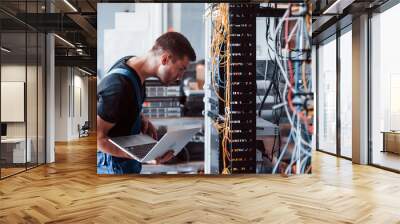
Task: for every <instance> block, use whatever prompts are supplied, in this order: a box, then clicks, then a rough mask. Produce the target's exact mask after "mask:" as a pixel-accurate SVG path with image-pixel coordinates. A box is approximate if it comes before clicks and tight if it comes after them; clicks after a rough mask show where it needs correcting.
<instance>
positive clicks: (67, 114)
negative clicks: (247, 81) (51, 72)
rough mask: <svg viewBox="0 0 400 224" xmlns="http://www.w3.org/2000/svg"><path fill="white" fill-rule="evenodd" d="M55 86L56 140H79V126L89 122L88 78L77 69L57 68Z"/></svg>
mask: <svg viewBox="0 0 400 224" xmlns="http://www.w3.org/2000/svg"><path fill="white" fill-rule="evenodd" d="M55 85H56V92H55V119H56V122H55V123H56V133H55V140H56V141H69V140H73V139H77V138H78V137H79V133H78V124H79V125H81V126H82V125H83V124H84V122H85V121H88V120H89V119H88V118H89V115H88V113H89V112H88V105H89V102H88V94H89V93H88V77H86V76H84V74H83V73H82V72H80V71H79V70H78V69H76V68H72V67H56V84H55ZM79 107H81V110H82V113H80V108H79Z"/></svg>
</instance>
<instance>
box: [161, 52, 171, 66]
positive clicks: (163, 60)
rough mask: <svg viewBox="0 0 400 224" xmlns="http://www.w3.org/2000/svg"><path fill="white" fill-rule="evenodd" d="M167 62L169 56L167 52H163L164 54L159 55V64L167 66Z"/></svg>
mask: <svg viewBox="0 0 400 224" xmlns="http://www.w3.org/2000/svg"><path fill="white" fill-rule="evenodd" d="M168 60H169V54H168V53H167V52H164V53H163V54H162V55H161V64H162V65H166V64H168Z"/></svg>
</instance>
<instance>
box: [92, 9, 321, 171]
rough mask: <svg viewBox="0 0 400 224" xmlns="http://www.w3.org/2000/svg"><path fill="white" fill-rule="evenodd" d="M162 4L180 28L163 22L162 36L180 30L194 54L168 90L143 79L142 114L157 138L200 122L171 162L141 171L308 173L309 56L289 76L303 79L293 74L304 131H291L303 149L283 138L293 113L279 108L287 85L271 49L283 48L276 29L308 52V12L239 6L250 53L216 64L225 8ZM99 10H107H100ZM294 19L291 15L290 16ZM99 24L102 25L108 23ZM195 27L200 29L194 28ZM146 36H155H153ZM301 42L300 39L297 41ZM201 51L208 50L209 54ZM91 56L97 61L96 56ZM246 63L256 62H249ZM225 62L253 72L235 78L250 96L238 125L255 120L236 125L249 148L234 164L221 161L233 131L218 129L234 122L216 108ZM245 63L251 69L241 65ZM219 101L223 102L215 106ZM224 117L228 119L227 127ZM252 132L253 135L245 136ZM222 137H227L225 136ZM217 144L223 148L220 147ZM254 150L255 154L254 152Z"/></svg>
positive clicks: (286, 136) (290, 136) (287, 134)
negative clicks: (246, 26) (175, 16)
mask: <svg viewBox="0 0 400 224" xmlns="http://www.w3.org/2000/svg"><path fill="white" fill-rule="evenodd" d="M154 5H157V4H154ZM167 5H168V6H167V8H168V10H169V11H168V12H171V11H173V10H174V9H176V8H178V7H182V15H181V18H180V21H179V22H177V21H173V18H171V19H168V21H167V22H168V31H179V32H181V33H182V34H183V35H185V36H186V37H187V38H188V39H189V41H190V42H191V44H192V45H193V47H194V50H195V51H196V54H197V61H196V62H193V63H191V64H190V66H189V67H188V69H187V71H186V73H185V74H184V76H183V78H182V80H178V81H177V82H175V83H173V84H170V85H169V86H162V85H161V83H160V82H159V81H158V80H156V79H152V78H150V79H148V80H146V81H145V83H146V84H145V86H146V99H145V102H144V104H143V113H144V114H145V115H146V116H147V117H149V118H150V119H151V121H152V122H153V123H154V124H155V125H156V127H157V128H158V138H159V139H160V138H161V137H162V136H163V134H165V132H166V131H167V129H168V127H169V126H171V125H175V124H177V123H184V124H189V123H190V124H192V123H201V124H203V125H202V126H203V127H202V129H201V130H200V131H199V132H198V133H197V134H196V135H195V136H193V138H192V140H191V141H190V142H189V143H188V144H187V145H186V146H185V147H184V148H183V149H182V151H181V152H180V153H179V154H178V155H177V156H176V157H175V158H173V159H172V160H171V161H169V162H167V163H166V164H161V165H154V164H143V168H142V171H141V173H142V174H151V173H163V174H176V173H185V174H203V173H206V174H221V173H225V174H228V173H285V174H293V173H310V172H311V165H310V164H311V153H310V152H311V146H309V145H311V132H312V131H311V132H309V130H310V127H311V126H312V116H313V114H312V107H313V101H312V83H311V81H309V80H311V66H310V65H311V58H310V54H307V55H308V57H303V58H302V59H300V60H301V68H302V69H301V70H300V69H296V70H295V72H297V71H299V72H300V73H296V74H302V75H301V76H300V75H299V76H298V75H296V76H295V77H296V78H297V77H300V78H301V81H300V82H302V81H305V82H307V84H306V85H304V87H305V89H304V92H302V93H301V94H303V96H304V97H298V98H297V100H299V101H301V102H297V104H298V105H300V104H301V105H306V104H307V107H303V106H300V107H301V108H300V107H299V108H300V109H299V112H298V113H299V114H300V113H301V114H303V113H306V114H307V115H306V116H307V117H305V119H307V121H306V122H305V123H307V125H308V126H309V127H307V126H305V123H303V122H301V124H299V127H298V130H297V131H298V132H299V136H302V135H303V138H308V139H307V142H306V144H308V146H304V145H306V144H300V145H302V146H297V147H296V146H295V145H296V144H297V142H296V141H297V140H296V137H295V135H294V134H290V133H291V131H292V130H293V129H292V128H293V124H291V122H292V123H293V121H292V119H293V117H290V118H289V119H288V115H289V113H290V114H292V111H290V112H288V111H285V109H284V108H285V107H286V105H285V99H284V98H283V95H284V94H285V92H284V91H286V90H285V89H286V88H287V86H290V84H289V85H287V83H286V82H285V80H284V79H283V78H282V77H283V76H282V75H281V74H282V73H281V70H280V67H279V66H281V65H280V64H279V63H276V61H277V60H276V59H277V58H278V55H275V54H278V53H276V52H279V51H278V50H277V49H278V47H280V48H282V49H283V48H284V47H285V46H284V45H285V44H286V42H284V40H283V39H282V38H280V39H277V38H276V36H273V35H274V34H276V33H279V34H280V35H281V36H282V37H283V29H284V28H286V29H287V31H289V32H288V33H287V34H288V35H289V34H290V37H289V39H291V41H288V42H287V44H286V46H287V47H288V46H289V42H290V46H291V47H292V48H293V49H294V48H295V47H296V46H298V44H300V42H302V43H303V45H304V46H303V48H304V49H302V50H304V51H305V52H306V51H308V52H310V51H311V44H310V42H309V41H310V30H309V29H310V22H311V17H310V16H309V15H310V14H308V12H309V11H310V10H311V6H308V5H306V4H302V5H301V7H300V8H293V9H292V11H293V12H291V13H290V15H289V13H286V14H285V12H288V10H289V9H288V4H276V5H275V4H261V5H260V4H251V5H252V7H254V8H251V10H255V11H254V12H255V13H248V12H249V11H248V10H250V8H247V6H246V5H238V7H237V10H238V11H237V13H238V14H243V13H248V15H250V16H246V17H243V20H242V21H239V20H238V21H236V23H238V24H239V26H240V23H243V24H246V23H249V24H253V23H254V25H255V27H254V28H255V29H254V28H253V27H252V28H249V29H248V30H247V31H245V30H243V31H245V32H248V34H246V35H250V36H252V37H251V39H248V40H247V41H248V42H249V43H250V44H249V46H253V47H249V48H247V49H249V50H248V51H247V52H246V50H243V49H246V48H245V47H243V48H240V49H241V50H237V51H236V52H231V53H232V55H234V54H235V53H236V54H237V55H240V54H241V55H242V57H241V58H240V57H238V58H239V59H237V60H236V59H232V60H235V61H230V62H223V61H221V60H219V59H217V58H224V57H226V56H224V55H223V54H222V52H217V51H215V49H218V48H221V47H222V45H224V44H226V39H225V40H224V38H226V36H220V37H219V36H218V34H221V33H223V32H228V28H227V26H229V24H228V23H227V21H223V20H224V19H226V18H227V16H229V15H228V14H226V15H224V13H228V11H227V7H229V4H200V3H198V4H188V3H168V4H167ZM104 7H105V8H106V7H107V6H106V4H105V5H104ZM140 7H141V6H140V4H137V5H136V10H138V11H136V12H137V13H140V11H139V10H140ZM296 7H297V5H296ZM307 7H310V8H307ZM183 8H185V10H183ZM234 9H235V8H232V7H231V8H230V10H231V13H234ZM146 10H149V9H148V8H143V11H146ZM246 10H247V11H246ZM263 10H266V11H263ZM268 10H271V11H274V12H275V13H271V11H268ZM301 10H302V12H301ZM256 12H257V13H256ZM100 13H101V11H100ZM296 13H298V14H297V15H296ZM189 15H190V16H191V18H190V19H189V20H187V18H185V17H187V16H189ZM204 15H208V16H204ZM263 15H264V16H265V15H275V17H263ZM283 16H287V17H289V16H293V18H292V19H293V22H292V21H291V22H290V23H289V22H288V23H287V24H282V23H281V24H278V23H279V21H282V20H279V19H280V18H281V17H283ZM103 18H104V17H103ZM168 18H169V17H168ZM104 19H105V20H107V18H104ZM144 19H146V17H144ZM98 22H99V24H98V25H99V26H101V25H100V24H101V23H102V21H101V20H99V21H98ZM233 22H234V20H232V21H231V23H233ZM143 23H146V24H150V26H151V25H152V22H151V21H150V22H149V21H143ZM205 23H209V25H208V26H207V25H206V26H205V27H206V28H205V29H204V25H205ZM177 24H179V25H177ZM176 26H178V27H176ZM196 27H199V28H198V29H197V28H196ZM277 27H278V28H277ZM193 29H196V32H194V30H193ZM218 29H219V30H218ZM224 29H225V30H224ZM149 30H152V29H148V30H146V31H143V32H149ZM123 32H125V31H123ZM232 32H233V31H232ZM253 32H254V33H253ZM116 33H118V32H116ZM146 35H150V36H152V35H154V36H157V32H155V33H154V34H146ZM234 35H235V34H232V33H231V36H234ZM121 36H122V34H121V33H120V34H119V35H117V34H116V35H115V41H116V42H118V43H120V42H124V41H121ZM300 38H302V40H301V41H300ZM232 39H233V38H232ZM296 39H297V40H296ZM208 40H209V42H208ZM218 41H219V42H218ZM232 42H233V41H232ZM231 45H232V46H233V45H234V43H231ZM111 46H113V45H112V41H110V42H109V43H108V45H107V43H106V45H105V46H104V51H105V52H106V51H107V48H111V49H112V47H111ZM243 46H244V45H243ZM205 49H212V50H211V52H210V51H209V50H205ZM232 49H233V48H232ZM235 49H239V48H235ZM241 51H243V52H241ZM98 53H99V54H100V55H101V52H98ZM220 53H221V54H220ZM218 54H220V55H218ZM246 54H249V55H250V57H247V58H246V57H245V55H246ZM281 54H282V52H281ZM251 55H253V56H254V57H253V56H251ZM115 58H116V57H115ZM266 59H267V60H266ZM100 60H104V63H105V64H107V62H106V59H100ZM111 61H113V60H110V62H111ZM114 61H115V60H114ZM253 61H254V62H256V63H252V62H253ZM110 62H108V63H110ZM293 62H294V61H293ZM230 63H232V66H233V64H234V63H237V64H243V65H244V66H243V68H240V67H238V69H239V70H240V69H241V70H242V71H243V72H245V71H246V69H247V70H248V71H250V72H251V73H252V74H256V75H255V76H249V78H248V80H244V81H243V80H242V83H247V85H246V84H245V85H242V86H240V87H239V88H241V91H243V92H247V94H249V93H250V94H249V95H248V96H247V97H248V98H247V99H249V97H250V98H253V100H250V101H248V102H243V104H244V106H245V107H247V108H245V109H246V110H243V109H242V110H243V111H242V113H243V116H242V118H239V120H237V121H238V122H243V123H245V122H249V121H250V122H254V123H253V124H254V125H250V127H248V126H249V125H247V126H246V125H239V129H240V130H239V132H240V131H243V135H244V137H242V139H240V140H239V139H238V140H239V141H245V142H248V143H249V144H248V145H250V147H248V149H246V148H245V149H243V150H244V151H242V152H241V154H242V155H244V156H243V157H240V158H232V155H228V154H232V150H234V149H233V148H234V147H233V146H232V143H231V142H229V143H228V142H224V141H225V140H224V139H223V135H224V134H223V133H224V132H233V130H228V129H225V128H223V126H224V125H226V126H232V123H233V122H234V121H228V119H229V118H224V116H225V115H224V111H225V110H226V109H221V108H225V105H224V101H227V100H225V99H226V98H225V96H221V95H223V91H224V90H222V89H224V88H228V87H223V85H225V83H224V81H223V79H226V78H227V74H229V71H226V68H227V67H229V66H231V64H230ZM249 63H250V65H248V64H249ZM297 63H298V62H294V64H295V66H297V65H300V63H299V64H297ZM291 66H292V65H291ZM105 67H107V66H105ZM284 67H285V68H286V65H284ZM298 68H300V67H298ZM282 69H283V68H282ZM286 69H287V68H286ZM217 70H218V71H217ZM284 72H285V74H286V73H287V72H288V71H287V70H285V71H284ZM104 73H105V72H104ZM222 73H224V74H222ZM104 75H105V74H104ZM104 75H103V74H102V72H100V74H98V77H99V79H101V78H102V76H104ZM290 81H291V82H293V83H294V82H298V81H295V80H290ZM237 83H238V82H237ZM226 85H228V84H226ZM299 86H300V84H299ZM304 87H302V88H304ZM307 88H308V89H307ZM207 90H209V92H210V91H211V92H212V93H211V92H210V93H211V94H210V95H209V94H207V93H206V94H205V92H207ZM236 91H237V90H236ZM298 96H300V95H298ZM218 98H224V99H220V100H218ZM218 101H219V102H218ZM233 103H235V102H233ZM236 103H237V102H236ZM204 104H206V106H207V105H210V107H209V108H206V109H205V107H204ZM218 107H220V110H218V109H217V108H218ZM286 109H287V108H286ZM290 109H292V108H290ZM230 112H232V111H230ZM227 114H228V113H227ZM290 116H295V117H296V118H297V116H296V115H290ZM303 116H304V115H303ZM224 119H227V120H226V122H225V121H224ZM240 119H241V120H240ZM246 119H247V120H246ZM255 123H256V124H255ZM308 123H309V124H308ZM204 124H205V126H207V128H208V131H207V130H205V129H207V128H206V127H205V126H204ZM300 126H301V127H300ZM221 127H222V128H221ZM252 128H253V130H251V129H252ZM255 130H257V131H256V132H257V136H255V135H252V134H251V132H252V131H255ZM228 138H229V139H232V136H230V137H228ZM303 138H299V140H300V139H301V140H302V141H304V140H303ZM205 142H207V143H205ZM253 143H255V144H254V146H253V147H254V148H251V147H252V145H253ZM224 144H225V145H226V148H227V149H224V147H225V146H223V145H224ZM245 144H247V143H245ZM303 146H304V147H303ZM246 147H247V146H246ZM228 148H229V149H228ZM255 148H256V150H254V149H255ZM294 149H298V150H299V154H302V156H301V168H300V167H298V169H297V170H296V165H298V166H300V163H297V164H296V162H297V161H298V160H300V159H296V158H300V156H299V157H297V156H295V155H294V153H293V151H294ZM246 150H247V151H246ZM229 151H230V152H229ZM225 152H226V154H225ZM246 154H247V155H246ZM228 157H230V158H228ZM235 159H236V160H238V162H237V163H238V164H239V163H240V162H242V163H243V164H244V163H246V164H245V165H243V166H241V167H240V168H234V167H233V166H234V165H233V166H232V164H234V163H235V162H232V161H233V160H235ZM239 160H241V161H239ZM245 160H246V161H245Z"/></svg>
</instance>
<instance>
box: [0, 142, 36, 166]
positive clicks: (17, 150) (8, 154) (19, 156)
mask: <svg viewBox="0 0 400 224" xmlns="http://www.w3.org/2000/svg"><path fill="white" fill-rule="evenodd" d="M26 142H27V143H28V144H27V147H26V151H25V145H26ZM26 142H25V138H6V139H1V159H2V160H5V163H8V164H9V163H26V162H31V158H32V154H31V146H32V140H31V139H30V138H27V139H26Z"/></svg>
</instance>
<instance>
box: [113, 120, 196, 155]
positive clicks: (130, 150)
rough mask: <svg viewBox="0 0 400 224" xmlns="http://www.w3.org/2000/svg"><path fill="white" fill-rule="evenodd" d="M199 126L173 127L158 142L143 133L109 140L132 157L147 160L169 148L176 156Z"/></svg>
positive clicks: (162, 153)
mask: <svg viewBox="0 0 400 224" xmlns="http://www.w3.org/2000/svg"><path fill="white" fill-rule="evenodd" d="M200 128H201V127H200V126H198V125H191V126H182V127H175V128H174V129H172V130H168V131H167V133H166V134H165V135H164V136H163V137H162V138H161V139H160V141H158V142H157V141H156V140H154V139H153V138H151V137H150V136H148V135H143V134H139V135H129V136H123V137H116V138H111V139H109V141H110V142H111V143H113V144H114V145H116V146H117V147H118V148H120V149H121V150H123V151H124V152H126V153H127V154H128V155H130V156H131V157H132V158H133V159H135V160H137V161H139V162H147V161H150V160H154V159H156V158H157V157H160V156H163V155H164V154H165V153H166V152H168V151H169V150H173V151H174V156H176V155H177V154H178V153H179V152H180V151H181V150H182V148H183V147H184V146H185V145H186V144H187V143H188V142H189V141H190V140H191V139H192V137H193V135H195V134H196V133H197V132H198V131H199V130H200Z"/></svg>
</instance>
